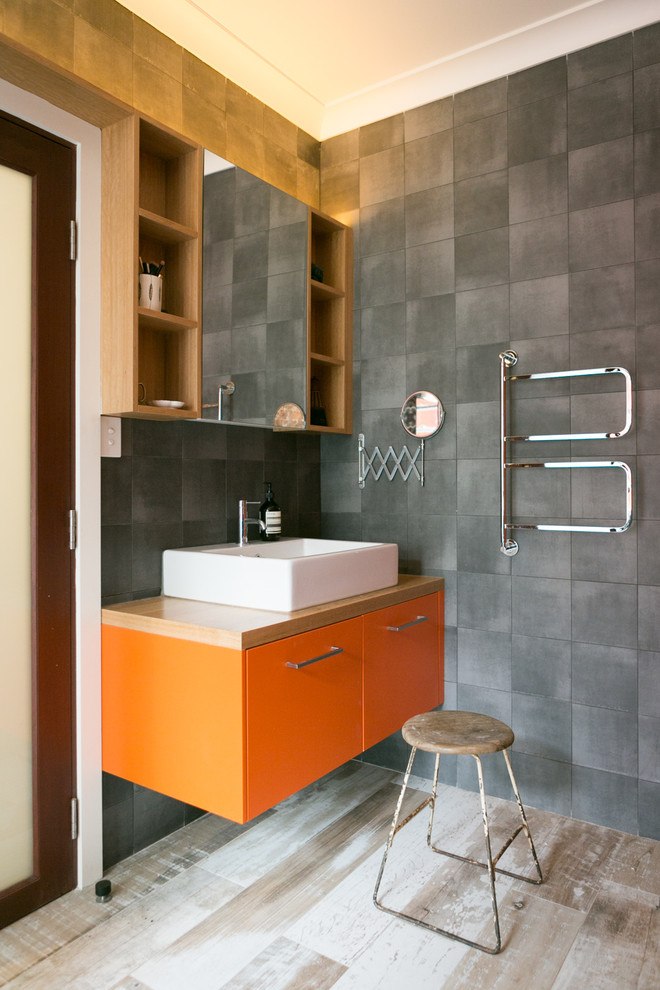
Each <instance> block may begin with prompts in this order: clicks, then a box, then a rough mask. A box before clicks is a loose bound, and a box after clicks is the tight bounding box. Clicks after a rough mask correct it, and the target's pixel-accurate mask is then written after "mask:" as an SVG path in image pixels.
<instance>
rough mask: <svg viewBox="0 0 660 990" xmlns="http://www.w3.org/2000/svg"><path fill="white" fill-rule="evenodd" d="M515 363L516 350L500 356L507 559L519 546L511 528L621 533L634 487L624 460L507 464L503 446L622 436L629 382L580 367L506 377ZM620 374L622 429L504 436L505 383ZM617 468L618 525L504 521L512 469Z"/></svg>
mask: <svg viewBox="0 0 660 990" xmlns="http://www.w3.org/2000/svg"><path fill="white" fill-rule="evenodd" d="M517 363H518V355H517V354H516V352H515V351H504V352H503V353H502V354H500V523H501V538H500V550H501V552H502V553H503V554H506V556H507V557H512V556H514V554H516V553H518V543H517V542H516V540H514V539H512V538H511V537H510V536H509V535H508V533H509V531H510V530H513V529H536V530H544V531H554V532H564V533H624V532H625V531H626V530H627V529H628V528H629V526H630V524H631V522H632V511H633V486H632V472H631V470H630V467H629V465H628V464H626V463H625V462H624V461H570V462H569V461H534V462H532V463H522V462H511V461H507V459H506V458H507V454H506V449H507V448H506V445H507V443H510V442H519V441H530V442H537V441H548V440H615V439H617V438H619V437H623V436H625V435H626V433H628V432H629V431H630V428H631V426H632V379H631V377H630V373H629V372H628V371H627V370H626V369H625V368H582V369H579V370H577V371H551V372H546V373H543V374H534V375H507V374H506V370H507V369H508V368H512V367H514V366H515V365H516V364H517ZM615 374H616V375H622V376H623V378H624V381H625V389H626V392H625V404H626V411H625V422H624V424H623V427H622V429H620V430H618V431H614V432H606V433H540V434H530V435H527V436H525V435H521V436H515V435H509V434H507V384H508V383H509V382H519V381H534V380H541V379H546V380H547V379H555V378H579V377H583V376H586V375H615ZM535 467H540V468H564V469H568V470H570V469H577V468H601V469H602V468H618V469H620V470H622V471H623V473H624V475H625V485H626V518H625V520H624V522H623V523H621V524H620V525H610V526H573V525H570V526H569V525H559V524H550V523H514V522H510V521H509V520H508V518H507V504H508V499H509V491H508V472H509V471H511V470H513V469H515V468H535Z"/></svg>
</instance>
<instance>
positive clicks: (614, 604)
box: [572, 581, 637, 649]
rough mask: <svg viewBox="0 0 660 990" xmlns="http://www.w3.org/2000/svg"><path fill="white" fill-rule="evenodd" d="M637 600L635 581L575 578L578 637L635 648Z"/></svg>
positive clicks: (574, 610) (575, 609)
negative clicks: (620, 581)
mask: <svg viewBox="0 0 660 990" xmlns="http://www.w3.org/2000/svg"><path fill="white" fill-rule="evenodd" d="M636 602H637V588H636V587H635V585H630V584H612V583H606V582H604V581H574V582H573V615H572V621H573V638H574V640H578V641H579V642H581V643H601V644H603V645H605V646H625V647H629V648H631V649H634V648H635V647H636V645H637V616H636V614H635V613H636V609H635V605H636Z"/></svg>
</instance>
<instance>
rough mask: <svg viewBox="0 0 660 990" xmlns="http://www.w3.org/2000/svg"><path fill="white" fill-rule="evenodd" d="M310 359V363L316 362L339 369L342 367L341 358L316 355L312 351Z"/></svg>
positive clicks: (342, 361)
mask: <svg viewBox="0 0 660 990" xmlns="http://www.w3.org/2000/svg"><path fill="white" fill-rule="evenodd" d="M310 358H311V360H312V363H314V362H318V363H319V364H334V365H337V367H340V368H341V367H343V365H344V360H343V358H333V357H329V356H328V355H327V354H317V353H316V352H315V351H312V353H311V354H310Z"/></svg>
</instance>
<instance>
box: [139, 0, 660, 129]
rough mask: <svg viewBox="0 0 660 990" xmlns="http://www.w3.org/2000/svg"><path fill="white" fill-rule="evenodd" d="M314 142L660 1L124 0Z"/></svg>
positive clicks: (573, 45) (617, 28) (656, 10)
mask: <svg viewBox="0 0 660 990" xmlns="http://www.w3.org/2000/svg"><path fill="white" fill-rule="evenodd" d="M121 2H122V4H123V6H124V7H127V8H128V9H129V10H132V11H133V12H134V13H136V14H138V15H139V16H140V17H142V18H144V19H145V20H147V21H149V22H150V23H151V24H153V25H154V27H156V28H158V29H159V30H160V31H162V32H163V33H164V34H166V35H168V36H169V37H170V38H172V39H173V40H174V41H176V42H177V43H178V44H180V45H182V46H183V47H184V48H187V49H188V50H189V51H191V52H192V53H193V54H195V55H197V56H198V57H199V58H201V59H202V60H203V61H204V62H207V63H208V64H209V65H211V66H213V68H215V69H217V70H218V71H219V72H221V73H223V74H224V75H225V76H227V77H228V78H229V79H232V80H233V81H234V82H235V83H237V84H238V85H239V86H241V87H242V88H243V89H246V90H247V91H248V92H250V93H252V94H253V95H254V96H256V97H258V98H259V99H260V100H262V101H263V102H264V103H267V104H268V105H269V106H271V107H273V109H275V110H277V111H278V112H279V113H281V114H283V115H284V116H285V117H288V118H289V119H290V120H293V121H294V122H295V123H296V124H298V125H299V126H300V127H303V128H304V129H305V130H306V131H308V132H309V133H311V134H313V135H314V136H315V137H317V138H327V137H330V136H332V135H333V134H338V133H341V132H343V131H346V130H351V129H352V128H353V127H357V126H360V125H362V124H366V123H370V122H371V121H374V120H379V119H382V118H383V117H387V116H389V115H391V114H393V113H397V112H399V111H401V110H406V109H410V108H411V107H415V106H421V105H422V104H424V103H428V102H430V101H431V100H435V99H439V98H440V97H443V96H447V95H449V94H451V93H454V92H460V91H461V90H464V89H468V88H470V87H471V86H475V85H478V84H479V83H482V82H486V81H488V80H490V79H496V78H499V77H500V76H502V75H506V74H508V73H510V72H516V71H518V70H520V69H523V68H527V67H529V66H531V65H536V64H538V63H540V62H543V61H545V60H547V59H549V58H554V57H556V56H558V55H563V54H565V53H567V52H571V51H575V50H577V49H579V48H583V47H586V46H588V45H591V44H595V43H597V42H599V41H604V40H605V39H607V38H612V37H615V36H616V35H618V34H623V33H625V32H627V31H631V30H634V29H636V28H638V27H641V26H642V25H644V24H650V23H653V22H654V21H656V20H660V0H582V2H577V3H576V2H573V3H570V2H568V0H332V2H331V3H323V4H319V3H318V2H315V0H280V2H279V3H273V2H272V0H270V2H264V0H252V2H251V3H246V2H245V0H121Z"/></svg>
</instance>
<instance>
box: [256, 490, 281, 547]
mask: <svg viewBox="0 0 660 990" xmlns="http://www.w3.org/2000/svg"><path fill="white" fill-rule="evenodd" d="M265 484H266V498H265V500H264V501H263V502H262V503H261V505H260V507H259V518H260V519H261V521H262V522H263V524H264V526H265V527H266V528H265V529H260V530H259V535H260V536H261V539H262V540H270V541H274V540H279V538H280V536H281V535H282V510H281V509H280V507H279V505H278V504H277V502H276V501H275V496H274V495H273V489H272V486H271V483H270V481H267V482H266V483H265Z"/></svg>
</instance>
